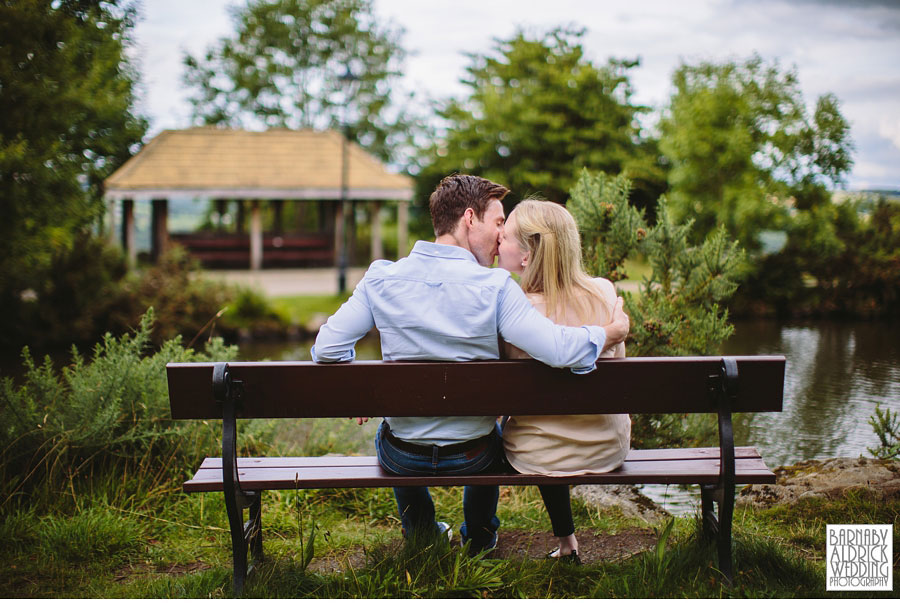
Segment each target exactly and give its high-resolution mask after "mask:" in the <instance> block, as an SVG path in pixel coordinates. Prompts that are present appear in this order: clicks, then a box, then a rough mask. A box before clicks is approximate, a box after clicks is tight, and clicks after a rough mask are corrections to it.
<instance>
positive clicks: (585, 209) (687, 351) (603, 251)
mask: <svg viewBox="0 0 900 603" xmlns="http://www.w3.org/2000/svg"><path fill="white" fill-rule="evenodd" d="M630 193H631V182H630V181H629V180H628V178H626V177H625V176H624V175H619V176H609V175H607V174H604V173H591V172H589V171H587V170H584V171H582V173H581V177H580V178H579V179H578V181H577V182H576V184H575V186H574V187H573V188H572V190H571V191H570V193H569V194H570V198H569V202H568V205H567V207H568V209H569V211H570V212H571V213H572V215H573V216H575V220H576V221H577V222H578V226H579V229H580V230H581V236H582V241H583V246H584V261H585V268H586V270H587V271H588V272H589V273H591V274H596V275H599V276H603V277H605V278H608V279H609V280H611V281H613V282H615V281H619V280H622V279H625V278H627V276H628V275H627V274H626V271H625V259H626V258H628V257H636V256H638V255H642V256H644V257H645V258H646V259H647V262H648V263H649V264H650V266H651V268H652V272H651V274H650V276H649V277H644V279H643V280H642V282H641V283H640V294H639V295H636V296H635V295H632V294H631V293H630V292H627V291H626V292H623V294H622V296H623V297H624V298H625V311H626V312H627V313H628V315H629V317H630V318H631V332H630V333H629V335H628V339H627V340H626V347H627V353H628V355H629V356H692V355H710V354H715V353H716V352H717V351H718V349H719V346H720V345H721V344H722V342H724V341H725V340H726V339H727V338H728V337H730V336H731V334H732V332H733V330H734V328H733V327H732V326H731V325H730V324H729V322H728V310H727V309H726V308H725V307H724V304H725V303H726V302H727V301H728V299H729V298H730V297H731V296H732V295H733V294H734V292H735V290H736V289H737V287H738V280H739V278H740V276H741V266H742V263H743V258H744V251H743V250H742V249H741V248H740V247H739V246H738V244H737V242H736V241H731V240H729V238H728V236H727V234H726V233H725V231H724V229H722V228H720V229H718V230H716V231H715V232H713V233H712V234H710V236H708V237H707V238H706V240H705V241H703V243H701V244H700V245H692V244H690V242H689V241H690V237H689V236H688V235H689V234H690V232H691V228H692V226H693V220H688V221H687V222H684V223H676V222H675V221H674V220H673V219H672V216H671V213H670V211H669V205H668V202H667V201H666V199H665V197H661V198H660V199H659V202H658V204H657V209H656V224H655V225H653V226H649V225H648V224H647V222H646V220H645V219H644V213H643V211H639V210H638V209H636V208H635V207H633V206H632V205H630V204H629V202H628V198H629V195H630ZM714 433H715V432H714V430H713V429H712V426H711V425H709V424H707V423H705V422H703V421H696V420H695V419H693V418H689V417H686V416H685V417H679V416H677V415H638V416H636V417H635V418H634V424H633V427H632V441H633V443H634V446H635V447H636V448H644V447H654V446H664V445H672V444H682V445H683V444H685V443H687V442H694V443H697V444H700V443H704V442H709V441H710V440H711V439H712V436H713V434H714Z"/></svg>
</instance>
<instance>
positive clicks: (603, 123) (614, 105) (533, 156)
mask: <svg viewBox="0 0 900 603" xmlns="http://www.w3.org/2000/svg"><path fill="white" fill-rule="evenodd" d="M583 34H584V31H583V30H574V29H554V30H552V31H550V32H548V33H545V34H543V35H542V36H538V37H529V36H528V35H526V34H525V33H523V32H521V31H520V32H518V33H516V34H515V35H514V36H513V37H512V38H510V39H509V40H497V41H496V43H495V46H494V49H493V51H492V52H491V53H488V54H485V55H476V54H473V55H470V56H471V61H472V63H471V65H470V66H469V67H468V68H467V73H468V76H467V78H466V79H464V80H463V83H464V84H465V85H466V86H468V87H469V88H470V89H471V94H470V96H469V97H468V98H467V99H463V100H450V101H448V102H447V103H446V104H445V105H444V106H443V107H442V108H441V109H440V110H439V112H438V115H439V117H440V118H442V119H443V121H444V123H445V128H444V135H443V136H442V137H441V138H440V139H439V140H438V141H437V142H436V143H435V144H434V146H433V147H432V148H431V149H429V150H428V151H427V153H426V163H427V167H426V168H425V169H423V171H422V173H421V175H420V177H419V189H420V195H419V196H420V197H427V194H428V193H430V192H431V190H432V189H433V187H434V185H435V184H436V182H437V181H438V180H440V178H442V177H443V176H446V175H447V174H449V173H452V172H467V173H474V174H478V175H480V176H483V177H485V178H489V179H492V180H495V181H497V182H502V183H503V184H505V185H507V186H509V187H510V189H511V190H512V191H513V195H512V197H513V198H514V199H521V198H522V197H524V196H526V195H529V194H540V195H543V196H546V197H547V198H549V199H551V200H554V201H558V202H564V201H565V200H566V199H567V197H568V194H567V193H568V190H569V188H570V187H571V186H572V185H573V184H574V182H575V179H576V177H577V174H578V170H580V169H581V168H582V167H587V168H589V169H593V170H601V171H606V172H610V173H618V172H624V173H625V174H627V175H628V176H629V177H630V178H631V179H632V181H634V182H635V183H636V190H635V202H636V203H637V204H638V205H644V204H647V203H652V202H653V201H655V199H656V197H657V196H659V194H660V193H661V192H662V190H663V187H664V186H665V184H664V180H665V175H664V173H663V171H662V168H661V167H660V165H659V163H658V160H657V157H658V153H656V150H655V142H654V141H652V140H649V139H648V138H647V137H646V136H645V135H644V133H643V132H642V131H641V129H640V126H639V124H638V122H637V119H636V118H637V116H638V115H639V114H640V113H642V112H645V111H646V108H644V107H640V106H637V105H634V104H632V102H631V94H632V90H631V85H630V82H629V79H628V72H629V70H630V69H631V68H633V67H635V66H636V65H637V64H638V63H637V61H621V60H610V61H609V62H608V63H607V64H606V65H604V66H601V67H597V66H595V65H594V64H593V63H591V62H590V61H589V60H588V59H586V58H585V56H584V50H583V48H582V46H581V37H582V36H583Z"/></svg>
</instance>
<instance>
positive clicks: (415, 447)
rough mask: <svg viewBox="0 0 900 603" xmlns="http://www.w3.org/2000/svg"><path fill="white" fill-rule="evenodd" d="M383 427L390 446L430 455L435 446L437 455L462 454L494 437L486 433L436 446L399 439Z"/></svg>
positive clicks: (411, 452)
mask: <svg viewBox="0 0 900 603" xmlns="http://www.w3.org/2000/svg"><path fill="white" fill-rule="evenodd" d="M385 428H386V429H385V430H384V437H385V438H386V439H387V441H388V442H390V443H391V446H393V447H394V448H396V449H398V450H402V451H403V452H408V453H410V454H419V455H422V456H432V454H433V453H434V449H435V448H437V453H438V456H451V455H454V454H463V453H465V452H469V451H471V450H475V449H477V448H481V447H486V446H487V445H488V444H490V443H491V439H492V438H493V437H494V434H493V433H489V434H487V435H483V436H481V437H480V438H476V439H474V440H466V441H465V442H459V443H458V444H448V445H446V446H438V445H437V444H434V445H425V444H413V443H412V442H407V441H406V440H401V439H400V438H398V437H397V436H395V435H394V434H393V433H391V430H390V428H388V426H387V425H385Z"/></svg>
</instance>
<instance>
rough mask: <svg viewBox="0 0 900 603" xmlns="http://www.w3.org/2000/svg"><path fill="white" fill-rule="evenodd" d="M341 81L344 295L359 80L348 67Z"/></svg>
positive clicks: (341, 280)
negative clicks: (351, 112) (353, 110)
mask: <svg viewBox="0 0 900 603" xmlns="http://www.w3.org/2000/svg"><path fill="white" fill-rule="evenodd" d="M339 79H340V81H341V82H342V83H343V84H344V86H345V91H346V99H345V101H344V117H343V132H342V136H341V199H340V212H341V254H340V256H339V258H338V294H343V293H344V292H345V291H346V290H347V230H349V229H348V228H347V197H349V186H350V159H349V157H348V155H349V151H350V148H349V147H350V143H349V140H348V139H349V137H350V120H349V119H348V118H347V113H348V109H349V106H350V101H351V99H353V95H354V93H355V92H356V84H357V83H358V82H359V78H358V77H357V76H355V75H354V74H353V72H352V71H351V70H350V65H347V71H346V73H344V75H342V76H340V78H339Z"/></svg>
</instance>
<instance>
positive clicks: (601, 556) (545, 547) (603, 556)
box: [309, 528, 657, 573]
mask: <svg viewBox="0 0 900 603" xmlns="http://www.w3.org/2000/svg"><path fill="white" fill-rule="evenodd" d="M575 536H576V537H577V538H578V545H579V547H580V550H579V551H578V554H579V556H580V557H581V560H582V562H584V563H597V562H600V561H619V560H622V559H627V558H628V557H631V556H632V555H635V554H637V553H640V552H642V551H646V550H648V549H651V548H653V547H654V546H656V540H657V538H656V533H655V532H654V531H653V529H651V528H631V529H627V530H623V531H621V532H619V533H618V534H600V533H594V532H591V531H587V530H582V531H577V532H575ZM386 546H387V547H388V548H389V549H393V548H396V549H397V550H399V549H400V547H402V546H403V541H402V540H401V539H399V538H398V539H396V540H394V541H391V542H390V543H388V544H387V545H386ZM452 546H453V547H454V548H455V547H458V546H459V537H458V536H456V535H454V540H453V542H452ZM556 546H557V541H556V539H555V538H554V537H553V535H552V534H550V533H549V532H529V531H525V530H501V531H500V538H499V541H498V543H497V548H496V549H494V551H492V552H491V553H490V555H489V556H490V557H491V558H492V559H515V558H523V557H525V558H528V559H543V558H544V557H545V556H546V555H547V553H549V552H550V551H551V550H553V549H554V548H556ZM365 562H366V556H365V552H364V551H363V550H362V548H355V549H353V550H350V551H347V552H346V553H344V554H343V555H341V556H327V557H316V558H314V559H313V560H312V563H310V566H309V569H310V570H311V571H314V572H319V573H331V572H342V571H346V570H347V569H348V567H352V568H353V569H359V568H361V567H363V566H364V565H365Z"/></svg>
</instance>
